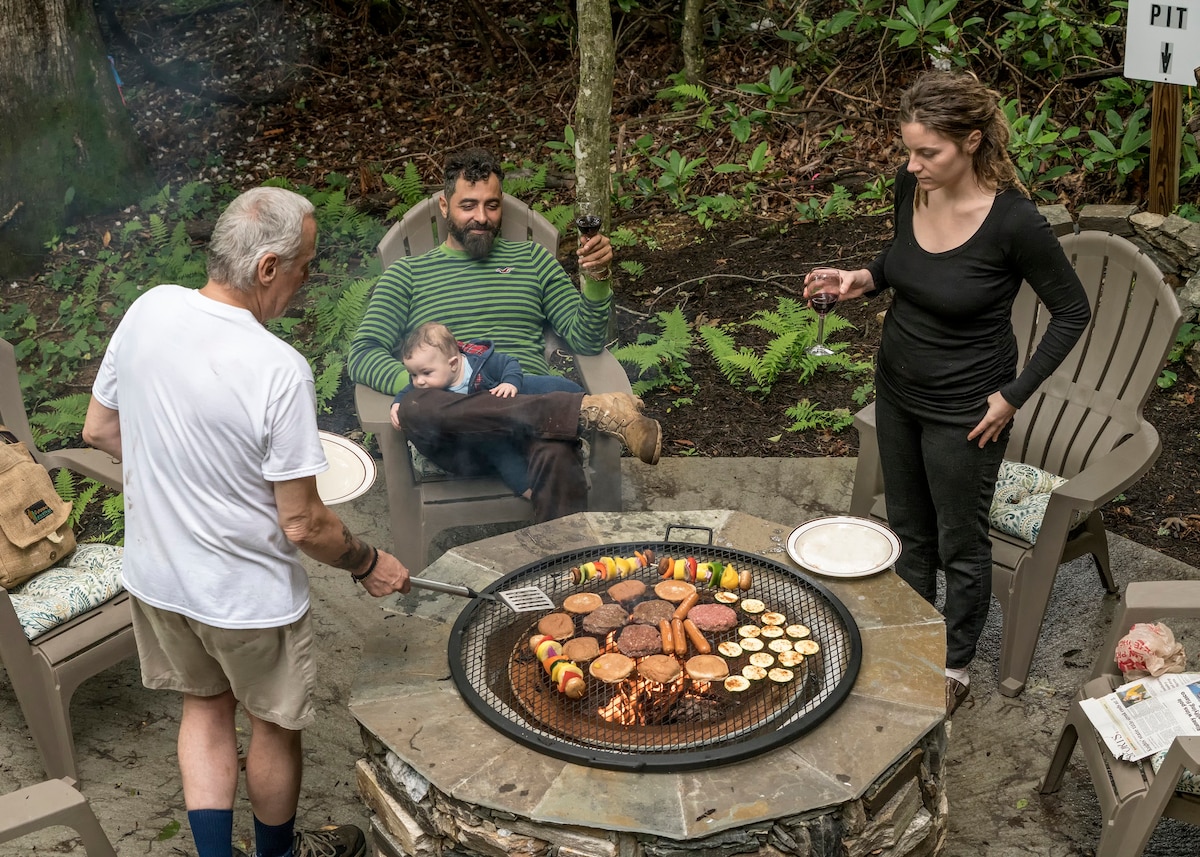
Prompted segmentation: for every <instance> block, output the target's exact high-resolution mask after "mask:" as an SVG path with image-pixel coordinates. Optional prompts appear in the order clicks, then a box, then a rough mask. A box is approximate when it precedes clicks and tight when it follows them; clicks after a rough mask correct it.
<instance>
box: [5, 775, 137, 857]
mask: <svg viewBox="0 0 1200 857" xmlns="http://www.w3.org/2000/svg"><path fill="white" fill-rule="evenodd" d="M57 825H62V826H63V827H70V828H72V829H73V830H75V831H76V832H77V833H78V834H79V838H80V839H81V840H82V841H83V848H84V850H85V851H86V852H87V855H88V857H117V852H116V851H114V850H113V847H112V843H111V842H110V841H109V839H108V836H107V835H106V834H105V833H104V828H102V827H101V826H100V822H99V821H98V820H97V819H96V814H95V813H94V812H92V807H91V805H90V804H89V803H88V802H87V798H85V797H84V796H83V795H81V794H80V793H79V791H78V790H77V789H76V788H75V787H74V785H72V783H71V781H70V780H60V779H51V780H46V781H45V782H42V783H38V784H37V785H33V786H29V787H28V788H23V789H21V790H19V791H15V792H9V793H8V794H6V795H0V842H8V841H9V840H11V839H18V838H20V837H22V836H26V835H27V834H30V833H33V832H34V831H36V830H41V829H43V828H45V827H55V826H57Z"/></svg>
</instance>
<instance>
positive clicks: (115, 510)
mask: <svg viewBox="0 0 1200 857" xmlns="http://www.w3.org/2000/svg"><path fill="white" fill-rule="evenodd" d="M54 490H55V491H56V492H57V493H58V496H59V497H61V498H62V499H63V500H65V501H66V502H68V503H70V504H71V514H70V516H69V517H68V518H67V523H68V524H69V525H70V527H71V529H72V530H75V531H76V533H78V531H79V525H80V522H81V521H82V520H83V518H84V516H85V515H87V514H88V512H89V510H90V509H91V507H92V505H93V504H94V503H95V502H96V500H97V499H98V498H99V499H100V510H99V514H98V515H95V514H93V515H90V516H89V520H90V521H92V522H93V525H94V523H95V522H96V520H97V518H98V519H99V521H102V522H103V523H102V526H103V530H102V531H101V532H98V533H97V532H92V531H90V530H89V531H88V532H87V533H86V534H81V535H82V538H83V539H86V540H87V541H89V542H103V543H105V544H117V545H120V544H124V543H125V495H124V494H120V493H117V494H112V493H109V494H108V495H107V496H105V494H104V492H105V490H106V489H105V487H104V486H103V485H101V484H100V483H99V482H97V481H96V480H95V479H91V478H83V479H79V480H77V479H76V477H75V474H73V473H72V472H71V471H69V470H67V469H65V468H63V469H61V470H59V471H58V473H56V474H55V476H54Z"/></svg>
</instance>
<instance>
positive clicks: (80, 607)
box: [0, 339, 137, 788]
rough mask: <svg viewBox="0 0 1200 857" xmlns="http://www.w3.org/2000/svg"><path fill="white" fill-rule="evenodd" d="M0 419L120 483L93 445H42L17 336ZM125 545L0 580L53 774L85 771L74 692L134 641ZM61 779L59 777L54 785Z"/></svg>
mask: <svg viewBox="0 0 1200 857" xmlns="http://www.w3.org/2000/svg"><path fill="white" fill-rule="evenodd" d="M0 423H3V424H4V425H5V426H7V427H8V429H9V431H11V432H12V433H13V434H15V435H16V436H17V438H18V439H19V440H21V441H22V442H23V443H24V444H25V445H26V447H27V448H28V449H29V451H30V453H32V454H33V456H34V457H35V458H36V459H37V460H38V461H40V462H41V464H42V465H43V466H44V467H45V468H46V469H47V470H54V469H57V468H59V467H66V468H68V469H70V470H72V471H74V472H76V473H80V474H84V475H88V476H92V477H93V478H95V479H97V480H98V481H100V482H102V483H103V484H105V485H107V486H108V487H110V488H112V489H114V490H120V488H121V465H120V464H119V463H116V462H113V461H112V459H111V458H110V457H109V456H108V455H106V454H105V453H103V452H101V451H100V450H97V449H71V450H63V451H62V452H51V453H44V452H41V451H40V450H38V449H37V447H36V445H35V444H34V442H33V436H32V434H31V433H30V430H29V421H28V419H27V416H26V413H25V404H24V402H23V401H22V398H21V389H20V383H19V380H18V376H17V363H16V357H15V353H14V350H13V346H12V345H11V344H10V343H8V342H7V341H5V340H3V339H0ZM120 555H121V549H120V548H115V547H111V546H108V545H80V546H79V548H78V549H77V550H76V551H75V552H74V553H73V554H71V555H70V556H69V557H68V558H66V559H65V560H64V561H63V563H60V565H58V566H55V567H54V568H52V569H48V570H47V571H44V572H42V573H41V574H39V575H37V576H35V577H33V578H32V579H30V580H28V581H26V582H25V583H23V584H21V585H20V586H18V587H15V588H14V589H12V590H11V591H10V590H6V589H3V588H0V662H2V663H3V664H4V668H5V670H6V671H7V672H8V680H9V682H10V683H11V684H12V687H13V691H14V692H15V693H16V696H17V701H18V702H19V703H20V705H21V711H22V712H23V713H24V715H25V722H26V723H28V724H29V731H30V732H31V733H32V734H33V740H34V743H35V744H36V745H37V748H38V751H39V752H40V753H41V755H42V763H43V765H44V767H45V769H46V773H47V774H48V775H49V776H51V777H69V778H70V779H71V780H72V781H78V780H79V774H78V771H77V766H76V763H75V741H74V737H73V735H72V731H71V696H72V695H73V694H74V693H75V690H76V688H78V687H79V685H80V684H82V683H83V682H84V681H85V680H86V679H88V678H91V677H92V676H94V675H96V674H97V673H99V672H101V671H103V670H105V669H107V668H108V667H110V666H113V665H114V664H117V663H120V662H121V661H123V660H125V659H126V658H128V657H130V656H131V655H133V654H134V653H135V652H136V651H137V647H136V645H135V643H134V639H133V618H132V616H131V614H130V611H129V601H128V599H129V596H128V594H127V593H125V591H124V590H123V589H122V588H121V586H120ZM48 788H55V787H48Z"/></svg>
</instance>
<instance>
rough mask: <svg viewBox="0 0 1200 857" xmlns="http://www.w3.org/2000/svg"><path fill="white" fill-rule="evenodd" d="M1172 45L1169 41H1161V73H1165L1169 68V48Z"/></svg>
mask: <svg viewBox="0 0 1200 857" xmlns="http://www.w3.org/2000/svg"><path fill="white" fill-rule="evenodd" d="M1173 47H1174V45H1172V44H1171V43H1170V42H1163V43H1162V73H1163V74H1166V73H1167V72H1169V71H1170V70H1171V48H1173Z"/></svg>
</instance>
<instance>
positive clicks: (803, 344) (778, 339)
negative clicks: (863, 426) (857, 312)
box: [700, 298, 871, 431]
mask: <svg viewBox="0 0 1200 857" xmlns="http://www.w3.org/2000/svg"><path fill="white" fill-rule="evenodd" d="M739 326H741V327H757V328H759V329H761V330H764V331H766V332H767V333H769V334H771V339H770V341H769V342H767V344H766V346H765V347H764V348H761V349H758V348H753V347H751V346H748V345H742V346H739V345H738V344H737V343H736V342H735V341H734V338H733V331H736V329H737V328H738V327H739ZM853 326H854V325H852V324H851V323H850V322H849V321H847V320H846V319H844V318H841V317H840V316H838V315H836V314H832V313H831V314H830V315H827V316H826V317H825V330H826V333H835V332H837V331H839V330H845V329H846V328H852V327H853ZM816 332H817V314H816V313H815V312H813V310H811V309H810V308H808V307H807V306H805V305H804V304H802V303H801V302H799V301H796V300H793V299H792V298H780V299H779V302H778V305H777V307H776V309H774V310H762V311H759V312H756V313H755V314H754V315H753V316H751V317H750V318H749V319H747V320H746V321H745V322H744V323H743V324H742V325H729V326H727V327H724V328H722V327H717V326H715V325H712V326H706V327H702V328H700V336H701V338H702V339H703V340H704V343H705V345H706V346H707V348H708V351H709V353H710V354H711V355H712V356H713V359H714V360H716V362H717V368H718V369H720V371H721V374H722V375H724V376H725V379H726V380H727V381H729V383H730V384H736V385H741V384H744V383H745V382H746V379H747V378H748V379H749V380H750V381H751V382H752V383H751V384H750V385H748V386H747V387H746V389H747V390H751V391H754V392H757V393H759V394H761V395H762V396H763V397H764V398H765V397H766V396H767V395H768V394H769V393H770V392H771V388H772V387H774V385H775V384H776V382H778V380H779V379H780V378H781V377H784V376H785V375H788V376H795V377H796V378H797V380H798V381H800V382H801V383H804V382H806V381H808V380H809V379H810V378H812V377H813V375H814V374H816V372H817V371H819V370H824V371H842V372H845V373H847V374H849V375H851V376H853V375H857V374H860V373H869V372H870V371H871V364H870V363H869V362H865V361H856V360H854V359H852V358H851V357H850V356H849V355H847V354H845V353H844V352H845V349H846V343H844V342H841V343H830V342H826V344H827V345H829V346H830V347H831V348H832V349H833V350H834V354H833V355H831V356H829V357H820V356H816V355H813V354H809V353H808V347H809V346H810V345H812V344H813V343H814V342H815V341H816ZM784 414H785V415H786V416H788V417H789V418H791V420H792V423H791V425H790V426H788V427H787V430H788V431H805V430H808V429H812V428H824V429H827V430H829V431H841V430H842V429H844V428H846V427H847V426H849V425H850V424H851V422H852V421H853V416H852V415H851V414H850V412H849V411H848V410H846V409H845V408H838V409H836V410H832V411H826V410H821V409H820V408H818V407H817V406H815V405H814V404H813V403H812V402H810V401H809V400H808V399H801V400H800V401H799V402H797V403H796V404H795V405H793V406H791V407H789V408H787V409H786V410H785V411H784Z"/></svg>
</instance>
